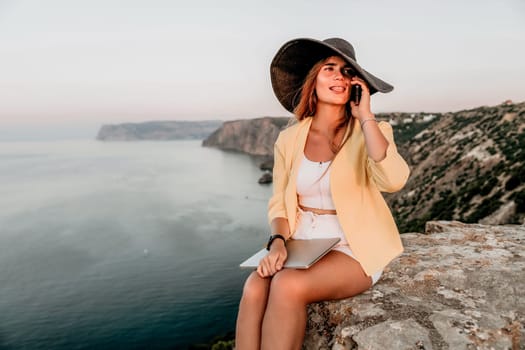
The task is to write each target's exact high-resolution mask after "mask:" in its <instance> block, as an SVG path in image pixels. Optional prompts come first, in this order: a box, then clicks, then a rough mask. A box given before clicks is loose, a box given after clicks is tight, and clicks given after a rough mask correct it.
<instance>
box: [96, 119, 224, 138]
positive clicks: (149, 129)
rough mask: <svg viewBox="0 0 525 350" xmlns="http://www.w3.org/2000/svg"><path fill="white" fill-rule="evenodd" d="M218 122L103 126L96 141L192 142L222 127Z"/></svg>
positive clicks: (155, 122)
mask: <svg viewBox="0 0 525 350" xmlns="http://www.w3.org/2000/svg"><path fill="white" fill-rule="evenodd" d="M221 124H222V122H221V121H218V120H208V121H150V122H144V123H124V124H108V125H102V127H101V128H100V130H99V132H98V134H97V137H96V139H97V140H100V141H140V140H159V141H161V140H191V139H197V140H200V139H204V138H206V137H207V136H209V135H210V134H211V133H212V132H214V131H215V130H216V129H217V128H219V127H220V126H221Z"/></svg>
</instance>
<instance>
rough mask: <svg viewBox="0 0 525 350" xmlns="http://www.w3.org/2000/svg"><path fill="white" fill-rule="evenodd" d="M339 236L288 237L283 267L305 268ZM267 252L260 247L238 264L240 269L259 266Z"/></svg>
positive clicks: (320, 256) (318, 257) (338, 239)
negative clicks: (316, 237)
mask: <svg viewBox="0 0 525 350" xmlns="http://www.w3.org/2000/svg"><path fill="white" fill-rule="evenodd" d="M340 240H341V238H318V239H290V240H288V241H287V242H286V251H287V252H288V258H287V259H286V262H285V263H284V267H286V268H292V269H307V268H309V267H310V266H312V265H313V264H314V263H315V262H316V261H318V260H319V259H321V258H322V257H323V256H325V255H326V254H327V253H328V252H329V251H330V249H332V248H333V247H334V246H335V245H336V244H337V243H338V242H339V241H340ZM266 254H268V251H267V250H266V248H263V249H261V250H260V251H258V252H257V253H255V254H254V255H252V256H251V257H249V258H248V259H246V260H245V261H243V262H242V263H241V264H240V267H241V268H242V269H253V268H257V266H259V261H261V259H262V258H264V257H265V256H266Z"/></svg>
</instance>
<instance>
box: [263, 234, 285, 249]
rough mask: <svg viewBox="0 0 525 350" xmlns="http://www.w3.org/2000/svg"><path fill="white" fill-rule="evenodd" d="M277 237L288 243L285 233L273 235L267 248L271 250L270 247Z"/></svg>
mask: <svg viewBox="0 0 525 350" xmlns="http://www.w3.org/2000/svg"><path fill="white" fill-rule="evenodd" d="M276 239H282V240H283V242H284V243H285V244H286V238H284V236H283V235H271V236H270V238H269V239H268V244H266V250H270V247H271V246H272V243H273V241H274V240H276Z"/></svg>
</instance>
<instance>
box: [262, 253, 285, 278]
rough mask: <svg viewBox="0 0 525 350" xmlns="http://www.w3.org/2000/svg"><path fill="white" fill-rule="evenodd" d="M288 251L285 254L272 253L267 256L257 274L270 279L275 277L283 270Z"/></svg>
mask: <svg viewBox="0 0 525 350" xmlns="http://www.w3.org/2000/svg"><path fill="white" fill-rule="evenodd" d="M286 257H287V254H286V250H285V251H284V253H283V252H279V253H276V252H270V253H269V254H268V255H266V256H265V257H264V258H263V259H262V260H261V262H260V263H259V266H258V267H257V273H258V274H259V276H261V277H269V276H273V275H275V274H276V273H277V272H278V271H280V270H281V269H282V268H283V265H284V262H285V261H286Z"/></svg>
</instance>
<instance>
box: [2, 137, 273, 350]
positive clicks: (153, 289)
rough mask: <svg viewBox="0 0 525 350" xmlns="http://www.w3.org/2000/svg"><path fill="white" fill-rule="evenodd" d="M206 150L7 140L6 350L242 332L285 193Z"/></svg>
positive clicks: (248, 168)
mask: <svg viewBox="0 0 525 350" xmlns="http://www.w3.org/2000/svg"><path fill="white" fill-rule="evenodd" d="M260 175H261V171H260V170H259V169H258V168H257V166H256V164H255V161H254V160H253V159H252V158H250V157H248V156H246V155H243V154H239V153H231V152H223V151H220V150H217V149H212V148H204V147H201V141H169V142H100V141H94V140H86V141H56V142H0V349H32V350H33V349H146V348H147V349H184V348H186V347H187V346H188V345H189V344H194V343H199V342H205V341H208V340H209V339H210V338H212V337H213V336H215V335H218V334H222V333H225V332H228V331H232V330H234V328H235V318H236V313H237V307H238V301H239V298H240V295H241V290H242V284H243V281H244V280H245V278H246V276H247V274H248V273H249V272H248V271H243V270H240V269H239V267H238V264H239V263H240V262H241V261H242V260H244V259H245V258H247V257H248V256H249V255H251V254H252V253H253V252H254V251H255V250H258V249H260V247H261V246H262V244H264V241H265V240H266V237H267V234H268V225H267V222H266V206H267V200H268V198H269V196H270V192H271V187H269V186H264V185H259V184H258V183H257V179H258V178H259V177H260Z"/></svg>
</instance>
